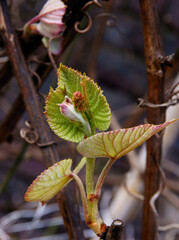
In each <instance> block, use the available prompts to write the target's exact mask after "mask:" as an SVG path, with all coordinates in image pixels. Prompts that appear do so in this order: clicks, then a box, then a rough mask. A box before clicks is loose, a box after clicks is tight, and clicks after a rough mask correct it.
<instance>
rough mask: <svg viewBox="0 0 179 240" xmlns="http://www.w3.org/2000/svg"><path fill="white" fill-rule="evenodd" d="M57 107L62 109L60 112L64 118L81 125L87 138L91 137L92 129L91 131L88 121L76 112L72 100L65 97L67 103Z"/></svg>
mask: <svg viewBox="0 0 179 240" xmlns="http://www.w3.org/2000/svg"><path fill="white" fill-rule="evenodd" d="M57 105H58V106H59V107H60V111H61V113H62V115H63V116H65V117H66V118H68V119H69V120H70V121H72V122H78V123H81V124H82V126H83V128H84V132H85V134H86V136H87V137H88V136H90V134H91V129H90V126H89V123H88V122H87V121H86V120H84V118H83V117H82V115H81V114H80V113H79V112H77V111H76V109H75V108H74V106H73V104H72V101H71V99H70V98H69V97H68V96H65V101H63V102H62V103H61V104H57Z"/></svg>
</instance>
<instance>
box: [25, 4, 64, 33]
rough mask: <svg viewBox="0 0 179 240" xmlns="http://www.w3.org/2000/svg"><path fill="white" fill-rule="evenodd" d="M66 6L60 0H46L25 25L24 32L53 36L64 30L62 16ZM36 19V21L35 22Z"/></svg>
mask: <svg viewBox="0 0 179 240" xmlns="http://www.w3.org/2000/svg"><path fill="white" fill-rule="evenodd" d="M65 11H66V6H65V4H64V3H63V2H62V1H61V0H48V1H47V2H46V4H45V5H44V6H43V8H42V10H41V11H40V13H39V14H38V15H37V16H36V17H34V18H33V19H31V20H30V21H29V22H28V23H27V24H26V25H25V32H31V33H38V34H40V35H42V36H44V37H48V38H50V37H53V36H56V35H58V34H59V33H60V32H62V31H64V23H63V22H62V18H63V16H64V14H65ZM37 21H38V23H36V22H37Z"/></svg>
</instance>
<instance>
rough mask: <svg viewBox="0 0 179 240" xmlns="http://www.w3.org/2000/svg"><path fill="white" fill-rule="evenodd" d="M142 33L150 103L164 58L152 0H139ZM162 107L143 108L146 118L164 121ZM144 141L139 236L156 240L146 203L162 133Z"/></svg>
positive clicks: (160, 86)
mask: <svg viewBox="0 0 179 240" xmlns="http://www.w3.org/2000/svg"><path fill="white" fill-rule="evenodd" d="M139 3H140V9H141V18H142V23H143V33H144V48H145V61H146V67H147V80H148V99H147V101H148V102H150V103H152V104H161V103H163V102H164V84H165V71H164V68H163V63H164V61H165V56H164V51H163V46H162V40H161V35H160V31H159V20H158V12H157V6H156V0H139ZM165 110H166V109H165V108H161V107H158V108H155V109H153V108H150V107H148V108H147V121H148V122H149V123H153V124H160V123H162V122H164V121H165ZM159 136H160V137H159V138H156V136H154V137H152V138H150V139H149V140H148V142H147V164H146V174H145V201H144V211H143V229H142V240H156V239H157V238H158V237H157V235H158V232H157V220H156V218H155V216H154V213H153V211H152V209H151V207H150V199H151V198H152V196H153V195H154V193H155V192H156V191H157V190H158V189H159V181H160V179H159V171H158V167H157V164H160V161H161V145H162V133H160V134H159Z"/></svg>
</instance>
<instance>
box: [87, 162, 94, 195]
mask: <svg viewBox="0 0 179 240" xmlns="http://www.w3.org/2000/svg"><path fill="white" fill-rule="evenodd" d="M94 167H95V158H87V159H86V192H87V195H89V194H93V193H94V181H93V174H94Z"/></svg>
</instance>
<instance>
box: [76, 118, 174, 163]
mask: <svg viewBox="0 0 179 240" xmlns="http://www.w3.org/2000/svg"><path fill="white" fill-rule="evenodd" d="M176 120H177V119H173V120H171V121H168V122H165V123H163V124H161V125H153V124H145V125H140V126H137V127H133V128H127V129H119V130H114V131H110V132H103V133H99V134H96V135H94V136H92V137H89V138H87V139H85V140H83V141H82V142H80V143H79V145H78V146H77V150H78V151H79V153H80V154H81V155H83V156H85V157H87V158H95V157H109V158H113V159H118V158H120V157H122V156H123V155H125V154H126V153H128V152H130V151H132V150H133V149H135V148H136V147H138V146H139V145H141V144H142V143H144V142H145V141H146V140H147V139H149V138H150V137H151V136H152V135H154V134H155V133H157V132H159V131H161V130H162V129H164V128H165V127H167V126H168V125H169V124H171V123H173V122H175V121H176Z"/></svg>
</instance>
